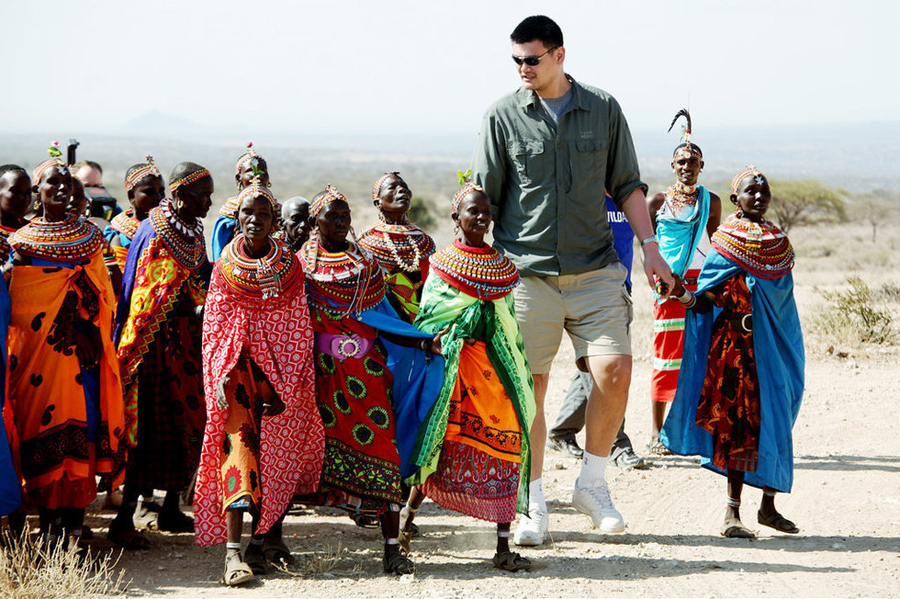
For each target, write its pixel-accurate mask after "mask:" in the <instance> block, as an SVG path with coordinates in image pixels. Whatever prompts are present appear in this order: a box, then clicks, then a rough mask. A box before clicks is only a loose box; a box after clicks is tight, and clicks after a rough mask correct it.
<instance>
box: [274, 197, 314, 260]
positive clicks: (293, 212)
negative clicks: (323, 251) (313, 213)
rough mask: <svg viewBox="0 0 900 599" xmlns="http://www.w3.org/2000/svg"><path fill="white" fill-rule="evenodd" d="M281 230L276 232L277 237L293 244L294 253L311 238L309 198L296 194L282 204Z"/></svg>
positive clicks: (279, 223) (290, 244)
mask: <svg viewBox="0 0 900 599" xmlns="http://www.w3.org/2000/svg"><path fill="white" fill-rule="evenodd" d="M278 225H279V230H278V231H277V232H276V233H274V237H275V238H276V239H280V240H282V241H284V242H285V243H287V244H288V245H289V246H291V249H292V250H294V253H296V252H299V251H300V248H302V247H303V244H304V243H306V242H307V241H308V240H309V232H310V231H311V229H310V226H309V200H307V199H306V198H303V197H300V196H294V197H292V198H289V199H288V200H287V201H285V203H284V204H282V205H281V214H280V216H279V219H278Z"/></svg>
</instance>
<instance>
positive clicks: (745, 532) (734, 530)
mask: <svg viewBox="0 0 900 599" xmlns="http://www.w3.org/2000/svg"><path fill="white" fill-rule="evenodd" d="M720 532H721V533H722V536H723V537H726V538H728V539H755V538H756V535H755V534H753V531H752V530H750V529H749V528H747V527H746V526H744V524H743V523H742V522H741V521H740V520H736V519H731V520H729V521H728V522H726V523H725V524H723V525H722V530H721V531H720Z"/></svg>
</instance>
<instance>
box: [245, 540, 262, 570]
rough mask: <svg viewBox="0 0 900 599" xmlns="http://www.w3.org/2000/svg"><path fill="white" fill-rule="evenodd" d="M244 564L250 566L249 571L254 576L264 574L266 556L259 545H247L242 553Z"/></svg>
mask: <svg viewBox="0 0 900 599" xmlns="http://www.w3.org/2000/svg"><path fill="white" fill-rule="evenodd" d="M244 563H245V564H247V565H248V566H250V570H251V571H252V572H253V574H254V575H256V576H262V575H263V574H265V573H266V554H265V552H263V550H262V546H261V545H248V546H247V549H246V550H245V551H244Z"/></svg>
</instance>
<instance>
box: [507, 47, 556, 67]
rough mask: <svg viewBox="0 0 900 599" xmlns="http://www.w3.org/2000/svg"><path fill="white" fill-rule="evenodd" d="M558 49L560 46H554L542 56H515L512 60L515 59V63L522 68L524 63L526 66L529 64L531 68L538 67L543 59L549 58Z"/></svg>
mask: <svg viewBox="0 0 900 599" xmlns="http://www.w3.org/2000/svg"><path fill="white" fill-rule="evenodd" d="M557 48H559V46H553V47H552V48H550V49H549V50H547V51H546V52H544V53H543V54H541V55H540V56H516V55H515V54H513V55H512V59H513V62H514V63H516V65H517V66H522V63H523V62H524V63H525V64H527V65H528V66H530V67H536V66H538V64H539V63H540V62H541V59H542V58H543V57H545V56H547V55H548V54H550V53H551V52H553V51H554V50H556V49H557Z"/></svg>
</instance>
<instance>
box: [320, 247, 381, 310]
mask: <svg viewBox="0 0 900 599" xmlns="http://www.w3.org/2000/svg"><path fill="white" fill-rule="evenodd" d="M347 243H348V246H349V247H348V248H347V250H346V251H343V252H328V251H326V250H325V249H324V248H322V247H321V245H319V244H318V243H314V241H313V240H312V239H311V240H310V241H307V242H306V245H305V246H304V250H305V252H304V256H305V260H307V261H309V260H310V259H311V258H313V257H311V256H310V255H309V254H310V250H314V251H315V253H316V255H315V256H314V262H313V264H314V265H315V266H314V268H312V269H310V266H309V262H307V271H306V288H307V295H308V299H309V303H310V305H312V306H315V307H317V308H320V309H322V310H325V311H327V312H331V313H333V314H338V315H341V316H345V315H347V314H350V313H351V312H356V313H359V312H361V311H363V310H368V309H369V308H372V307H374V306H375V305H376V304H378V302H380V301H381V300H382V299H384V277H383V276H382V274H381V269H380V268H379V267H378V266H377V265H376V264H373V263H372V262H371V260H370V258H369V257H368V256H367V255H366V253H365V251H364V250H360V248H358V247H357V246H355V245H354V244H353V243H351V242H350V241H348V242H347Z"/></svg>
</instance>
